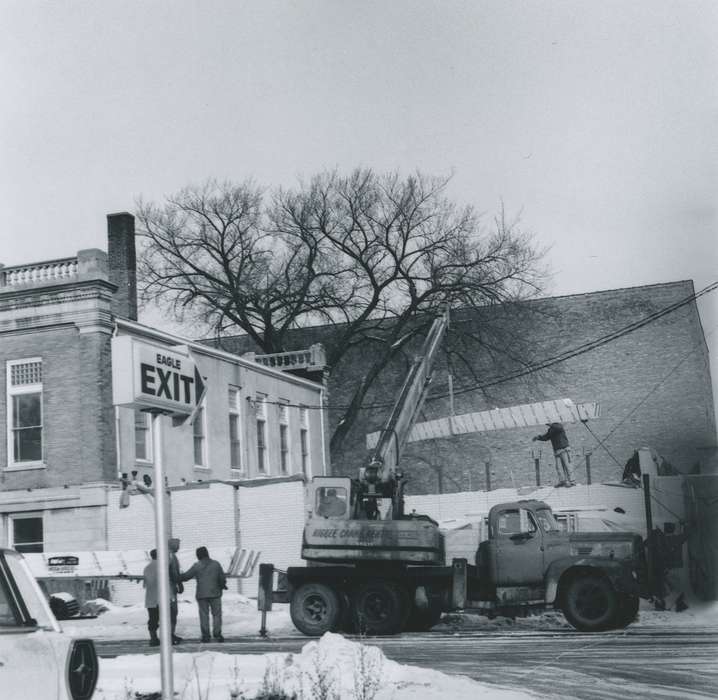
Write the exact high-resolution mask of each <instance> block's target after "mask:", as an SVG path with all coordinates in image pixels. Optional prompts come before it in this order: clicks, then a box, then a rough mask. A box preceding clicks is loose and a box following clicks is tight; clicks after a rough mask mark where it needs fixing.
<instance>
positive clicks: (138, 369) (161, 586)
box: [112, 336, 205, 700]
mask: <svg viewBox="0 0 718 700" xmlns="http://www.w3.org/2000/svg"><path fill="white" fill-rule="evenodd" d="M204 391H205V387H204V382H203V381H202V377H201V376H200V374H199V370H198V369H197V366H196V364H195V362H194V360H193V358H192V357H191V355H190V354H189V351H188V350H187V349H186V348H181V349H173V348H167V347H163V346H160V345H153V344H151V343H148V342H144V341H141V340H139V339H137V338H134V337H132V336H115V337H114V338H113V339H112V394H113V402H114V404H115V405H116V406H125V407H129V408H139V409H140V410H145V411H148V412H149V413H151V414H152V438H153V446H154V449H153V459H154V496H155V499H154V500H155V546H156V549H157V570H158V572H159V575H158V577H157V580H158V591H159V612H160V666H161V674H162V700H174V690H173V676H172V627H171V624H170V580H169V550H168V546H167V539H168V533H167V521H166V513H167V508H166V503H165V491H166V487H165V470H164V463H163V459H162V416H173V417H184V418H187V417H191V416H193V415H195V413H196V409H197V406H198V405H199V404H200V402H201V401H202V399H203V397H204ZM162 572H164V575H163V573H162Z"/></svg>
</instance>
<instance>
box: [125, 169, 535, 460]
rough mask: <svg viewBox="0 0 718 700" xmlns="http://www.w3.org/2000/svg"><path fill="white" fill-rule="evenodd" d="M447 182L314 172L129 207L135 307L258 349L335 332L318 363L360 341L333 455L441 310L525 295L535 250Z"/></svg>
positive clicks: (216, 186)
mask: <svg viewBox="0 0 718 700" xmlns="http://www.w3.org/2000/svg"><path fill="white" fill-rule="evenodd" d="M447 184H448V178H437V177H430V176H427V175H424V174H422V173H416V174H414V175H411V176H408V177H401V176H400V175H398V174H396V173H389V174H377V173H374V172H373V171H372V170H368V169H358V170H355V171H353V172H352V173H351V174H349V175H342V174H339V173H337V172H325V173H322V174H319V175H317V176H315V177H313V178H312V179H311V180H310V181H308V182H301V183H300V184H299V185H298V186H297V187H296V188H293V189H278V190H276V191H274V192H273V193H270V194H266V193H264V192H262V190H260V188H258V187H257V186H256V185H255V184H254V183H253V182H251V181H247V182H244V183H242V184H239V185H233V184H230V183H224V184H222V183H217V182H213V181H212V182H208V183H207V184H205V185H204V186H202V187H193V188H187V189H185V190H182V191H181V192H179V193H178V194H177V195H175V196H174V197H170V198H168V199H167V200H166V202H165V203H164V205H163V206H157V205H153V204H148V203H143V202H140V204H139V211H138V218H139V220H140V223H141V228H142V231H141V235H142V236H144V245H143V247H142V255H141V258H140V268H139V271H140V279H141V282H142V288H143V292H144V296H145V299H152V300H154V301H156V302H159V303H160V304H167V303H169V304H171V305H172V306H173V307H174V309H175V311H177V312H178V313H182V312H183V311H190V312H192V313H193V314H194V317H195V318H197V319H201V320H202V321H204V322H206V323H209V324H210V325H211V326H212V328H213V329H214V332H215V333H216V334H219V335H221V334H224V333H226V332H228V331H238V330H239V331H244V332H246V333H247V334H249V336H250V337H251V338H252V339H253V340H254V341H255V342H256V343H257V344H258V345H259V347H260V348H262V350H263V351H264V352H268V353H271V352H279V351H282V350H285V349H288V347H287V344H288V334H289V333H290V331H291V330H292V329H294V328H297V327H303V326H307V325H313V324H317V323H325V324H333V326H334V332H333V333H332V334H331V335H330V337H329V341H328V342H327V343H326V344H327V360H328V364H329V367H330V368H331V367H332V366H336V365H337V363H338V362H339V361H340V360H341V359H342V357H343V356H344V355H345V354H346V353H347V352H349V351H350V350H351V349H353V348H355V347H356V346H358V345H367V344H371V345H372V362H371V365H370V367H369V369H368V370H367V372H366V373H365V375H364V377H363V378H362V380H361V382H360V383H359V385H358V386H357V387H356V389H355V391H354V394H353V397H352V399H351V401H350V402H349V404H348V406H347V407H346V411H345V412H344V415H343V417H342V419H341V420H340V421H338V424H337V426H336V429H335V431H334V434H333V436H332V445H331V447H332V450H333V453H334V452H337V451H339V450H340V449H341V445H342V441H343V439H344V437H345V436H346V434H347V432H348V430H349V428H350V427H351V425H352V423H353V422H354V420H355V418H356V416H357V413H358V411H359V410H360V409H361V406H362V402H363V401H364V399H365V397H366V394H367V392H368V390H369V389H370V387H371V385H372V383H373V382H374V381H375V380H376V378H377V377H378V375H379V374H380V372H381V370H382V369H383V368H384V367H386V365H387V364H388V363H389V362H390V361H391V360H392V358H394V357H395V356H396V355H397V354H398V353H400V352H401V351H402V349H403V348H404V347H405V346H406V345H407V344H408V343H409V342H410V341H411V340H412V339H413V338H414V337H416V336H417V335H421V334H423V333H424V332H425V331H426V328H427V325H428V323H430V322H431V320H432V319H433V317H434V316H435V315H436V314H437V313H440V312H441V311H442V310H443V309H444V308H445V307H446V306H447V305H448V306H450V307H474V308H479V307H481V308H484V307H486V306H488V305H494V304H499V303H506V302H512V301H517V300H521V299H525V298H527V297H531V296H534V295H536V294H537V293H538V292H539V291H540V289H541V283H542V279H543V271H542V269H541V258H542V252H541V251H538V250H537V249H536V248H535V247H534V245H533V243H532V240H531V238H530V236H528V235H526V234H525V233H524V232H523V231H521V229H520V228H519V226H518V223H517V222H516V221H508V220H507V219H506V217H505V216H504V212H503V210H502V211H501V212H500V214H499V215H498V216H497V217H496V218H495V219H494V221H493V222H492V225H490V226H488V227H484V226H483V225H482V222H481V220H480V217H479V216H478V215H477V213H476V211H475V210H474V209H473V208H472V207H470V206H465V207H459V206H457V205H456V204H454V203H453V202H452V201H451V200H450V199H449V198H448V197H447V195H446V188H447Z"/></svg>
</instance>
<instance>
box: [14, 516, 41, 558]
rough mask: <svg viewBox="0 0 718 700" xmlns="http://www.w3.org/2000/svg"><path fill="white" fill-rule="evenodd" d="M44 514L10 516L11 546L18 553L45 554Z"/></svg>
mask: <svg viewBox="0 0 718 700" xmlns="http://www.w3.org/2000/svg"><path fill="white" fill-rule="evenodd" d="M44 541H45V539H44V527H43V522H42V513H18V514H16V515H11V516H10V546H11V547H12V548H13V549H16V550H17V551H18V552H43V551H44V549H45V546H44Z"/></svg>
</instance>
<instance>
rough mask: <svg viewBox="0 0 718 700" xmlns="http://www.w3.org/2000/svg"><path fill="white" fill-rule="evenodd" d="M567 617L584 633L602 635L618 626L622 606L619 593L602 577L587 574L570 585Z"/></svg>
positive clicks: (565, 607) (566, 598)
mask: <svg viewBox="0 0 718 700" xmlns="http://www.w3.org/2000/svg"><path fill="white" fill-rule="evenodd" d="M562 610H563V614H564V615H565V616H566V619H567V620H568V621H569V622H570V623H571V625H573V626H574V627H575V628H576V629H577V630H580V631H581V632H601V631H603V630H607V629H610V628H611V627H613V626H614V625H615V622H616V618H617V615H618V610H619V605H618V597H617V595H616V592H615V591H614V590H613V587H612V586H611V584H610V583H609V582H608V581H607V580H606V579H605V578H603V577H602V576H597V575H595V574H584V575H581V576H576V577H575V578H573V579H571V581H570V582H569V583H568V587H567V588H566V590H565V592H564V595H563V605H562Z"/></svg>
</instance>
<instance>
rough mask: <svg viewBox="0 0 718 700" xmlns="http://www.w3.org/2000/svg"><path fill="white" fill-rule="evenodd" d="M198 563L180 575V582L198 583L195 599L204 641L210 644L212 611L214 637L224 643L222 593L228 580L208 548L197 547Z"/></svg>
mask: <svg viewBox="0 0 718 700" xmlns="http://www.w3.org/2000/svg"><path fill="white" fill-rule="evenodd" d="M196 554H197V561H196V562H195V563H194V564H193V565H192V566H191V567H190V568H189V569H187V571H185V572H184V573H183V574H180V577H179V580H180V581H189V580H190V579H191V578H194V579H195V580H196V583H197V590H196V592H195V598H196V599H197V607H198V608H199V627H200V630H201V632H202V641H203V642H209V641H210V636H209V613H210V611H212V636H213V637H214V639H215V641H217V642H223V641H224V637H223V636H222V591H223V590H226V588H227V579H226V577H225V575H224V571H222V567H221V565H220V564H219V562H217V561H215V560H214V559H210V558H209V552H208V551H207V547H197V550H196Z"/></svg>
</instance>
